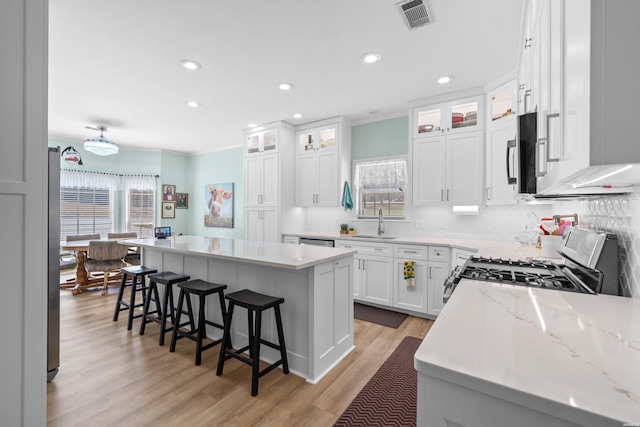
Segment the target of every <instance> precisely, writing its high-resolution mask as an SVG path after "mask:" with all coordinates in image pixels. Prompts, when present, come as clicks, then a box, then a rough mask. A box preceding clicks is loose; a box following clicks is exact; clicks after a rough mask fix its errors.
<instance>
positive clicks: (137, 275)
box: [113, 265, 160, 331]
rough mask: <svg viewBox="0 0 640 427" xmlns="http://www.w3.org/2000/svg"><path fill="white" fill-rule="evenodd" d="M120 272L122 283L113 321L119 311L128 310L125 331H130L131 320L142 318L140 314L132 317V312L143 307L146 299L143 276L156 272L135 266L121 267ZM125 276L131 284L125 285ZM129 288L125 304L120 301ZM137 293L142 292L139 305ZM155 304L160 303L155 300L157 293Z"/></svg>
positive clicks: (115, 319) (141, 266)
mask: <svg viewBox="0 0 640 427" xmlns="http://www.w3.org/2000/svg"><path fill="white" fill-rule="evenodd" d="M120 271H121V272H122V282H120V290H118V300H117V301H116V309H115V311H114V313H113V321H114V322H115V321H117V320H118V315H119V314H120V312H121V311H124V310H129V318H128V321H127V330H128V331H130V330H131V328H132V326H133V319H137V318H138V317H142V314H137V315H135V316H134V314H133V310H134V309H135V308H138V307H142V306H144V300H145V299H146V298H145V297H146V291H147V289H148V288H147V286H146V285H145V280H144V278H145V276H146V275H148V274H152V273H156V272H157V271H158V270H156V269H153V268H148V267H145V266H143V265H136V266H132V267H123V268H121V269H120ZM127 276H131V283H127ZM128 287H130V288H131V295H130V296H129V302H126V301H124V300H123V299H122V296H123V295H124V289H125V288H128ZM138 292H142V301H141V302H140V303H139V304H136V294H137V293H138ZM155 297H156V298H155V300H154V301H155V303H156V305H157V304H158V302H159V301H160V300H159V299H158V298H157V291H156V295H155Z"/></svg>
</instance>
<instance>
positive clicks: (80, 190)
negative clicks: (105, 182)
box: [60, 186, 115, 241]
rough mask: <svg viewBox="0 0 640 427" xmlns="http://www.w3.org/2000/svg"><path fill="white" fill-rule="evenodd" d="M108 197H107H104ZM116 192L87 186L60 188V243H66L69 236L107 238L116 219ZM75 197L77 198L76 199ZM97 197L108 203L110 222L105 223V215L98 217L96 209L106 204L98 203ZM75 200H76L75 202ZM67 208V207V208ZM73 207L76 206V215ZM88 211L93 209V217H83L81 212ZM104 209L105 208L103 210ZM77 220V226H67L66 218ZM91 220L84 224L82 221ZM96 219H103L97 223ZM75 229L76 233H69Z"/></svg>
mask: <svg viewBox="0 0 640 427" xmlns="http://www.w3.org/2000/svg"><path fill="white" fill-rule="evenodd" d="M105 195H106V197H104V196H105ZM114 195H115V194H114V191H113V189H111V188H103V187H100V186H97V187H85V186H73V187H70V186H64V187H62V186H61V187H60V241H65V240H66V238H67V236H68V235H76V234H95V233H97V234H100V235H101V236H102V235H104V236H106V235H107V233H109V232H110V231H111V229H112V225H113V222H114V217H115V211H114V209H115V197H114ZM74 196H75V197H74ZM96 196H98V197H99V199H101V200H105V199H106V201H107V204H106V209H107V210H108V221H107V222H104V219H106V218H107V216H105V215H99V216H96V215H95V214H96V207H98V206H104V204H101V203H96ZM73 198H75V200H73ZM82 199H84V200H88V199H92V202H91V203H86V202H84V203H83V202H81V200H82ZM82 205H84V206H82ZM65 206H67V207H65ZM73 206H75V214H73V215H71V214H72V213H73V210H74V209H73ZM87 209H91V210H92V211H93V212H92V215H91V216H83V215H81V214H80V212H81V211H84V212H88V211H87ZM102 209H104V208H102ZM72 217H73V218H75V220H74V222H75V224H71V223H69V224H65V218H66V219H69V218H72ZM83 218H84V219H85V220H87V219H89V221H85V224H82V222H83V221H82V219H83ZM96 219H102V221H96ZM72 227H75V231H72V232H71V231H68V230H70V228H72Z"/></svg>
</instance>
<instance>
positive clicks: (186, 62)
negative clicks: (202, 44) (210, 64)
mask: <svg viewBox="0 0 640 427" xmlns="http://www.w3.org/2000/svg"><path fill="white" fill-rule="evenodd" d="M180 63H181V64H182V66H183V67H184V68H186V69H187V70H197V69H199V68H202V65H200V64H199V63H197V62H196V61H192V60H190V59H183V60H182V61H180Z"/></svg>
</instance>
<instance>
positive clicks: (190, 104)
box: [187, 101, 200, 108]
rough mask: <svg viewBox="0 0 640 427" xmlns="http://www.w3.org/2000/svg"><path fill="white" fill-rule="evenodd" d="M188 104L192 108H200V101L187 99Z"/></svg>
mask: <svg viewBox="0 0 640 427" xmlns="http://www.w3.org/2000/svg"><path fill="white" fill-rule="evenodd" d="M187 105H188V106H189V107H191V108H198V107H199V106H200V103H199V102H196V101H187Z"/></svg>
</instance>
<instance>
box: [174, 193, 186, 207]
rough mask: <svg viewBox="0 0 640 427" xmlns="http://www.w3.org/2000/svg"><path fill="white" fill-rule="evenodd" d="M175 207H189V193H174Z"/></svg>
mask: <svg viewBox="0 0 640 427" xmlns="http://www.w3.org/2000/svg"><path fill="white" fill-rule="evenodd" d="M176 197H177V199H176V209H188V208H189V194H187V193H176Z"/></svg>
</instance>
